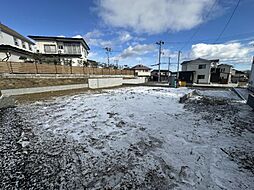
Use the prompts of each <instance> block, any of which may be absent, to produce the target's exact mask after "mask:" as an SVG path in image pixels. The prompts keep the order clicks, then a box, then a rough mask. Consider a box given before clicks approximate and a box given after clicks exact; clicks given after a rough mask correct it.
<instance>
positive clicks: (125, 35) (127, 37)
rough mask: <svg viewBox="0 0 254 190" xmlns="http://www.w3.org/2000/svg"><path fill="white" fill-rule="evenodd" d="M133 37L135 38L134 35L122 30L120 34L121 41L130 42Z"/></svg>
mask: <svg viewBox="0 0 254 190" xmlns="http://www.w3.org/2000/svg"><path fill="white" fill-rule="evenodd" d="M132 39H133V37H132V36H131V34H130V33H128V32H121V33H120V35H119V40H120V42H121V43H125V42H128V41H130V40H132Z"/></svg>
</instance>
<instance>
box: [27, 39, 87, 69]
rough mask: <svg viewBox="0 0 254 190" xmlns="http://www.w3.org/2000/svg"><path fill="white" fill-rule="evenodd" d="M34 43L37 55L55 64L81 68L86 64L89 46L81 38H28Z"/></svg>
mask: <svg viewBox="0 0 254 190" xmlns="http://www.w3.org/2000/svg"><path fill="white" fill-rule="evenodd" d="M28 37H29V38H31V39H33V40H34V41H35V43H36V48H37V52H36V53H37V54H38V55H40V56H41V59H43V60H53V62H54V63H56V64H61V65H72V66H83V65H84V62H87V56H88V53H89V52H88V51H89V50H90V48H89V46H88V45H87V43H86V42H85V40H84V39H83V38H67V37H50V36H28Z"/></svg>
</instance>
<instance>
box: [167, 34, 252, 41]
mask: <svg viewBox="0 0 254 190" xmlns="http://www.w3.org/2000/svg"><path fill="white" fill-rule="evenodd" d="M250 34H254V31H252V32H245V33H239V34H234V35H229V36H225V37H223V38H220V39H229V38H234V37H238V36H243V35H250ZM214 40H216V38H206V39H199V40H195V41H189V42H190V43H198V42H200V41H214ZM252 40H254V37H253V38H251V39H245V38H244V39H239V40H237V41H252ZM187 42H188V41H166V42H165V43H167V44H184V43H187Z"/></svg>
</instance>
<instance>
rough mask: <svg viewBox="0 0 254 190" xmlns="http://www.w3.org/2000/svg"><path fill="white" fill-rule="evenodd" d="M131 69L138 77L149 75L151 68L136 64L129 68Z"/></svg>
mask: <svg viewBox="0 0 254 190" xmlns="http://www.w3.org/2000/svg"><path fill="white" fill-rule="evenodd" d="M131 70H134V73H135V75H136V76H139V77H150V76H151V69H150V68H149V67H147V66H144V65H136V66H134V67H132V68H131Z"/></svg>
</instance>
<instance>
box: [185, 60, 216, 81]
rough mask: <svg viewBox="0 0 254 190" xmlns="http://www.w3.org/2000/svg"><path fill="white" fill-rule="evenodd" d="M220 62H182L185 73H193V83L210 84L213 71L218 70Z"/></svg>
mask: <svg viewBox="0 0 254 190" xmlns="http://www.w3.org/2000/svg"><path fill="white" fill-rule="evenodd" d="M218 63H219V60H218V59H216V60H206V59H201V58H198V59H195V60H190V61H184V62H182V64H181V65H182V71H183V72H186V71H188V72H193V79H192V81H193V83H202V84H209V83H210V79H211V69H212V68H216V67H217V65H218Z"/></svg>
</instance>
